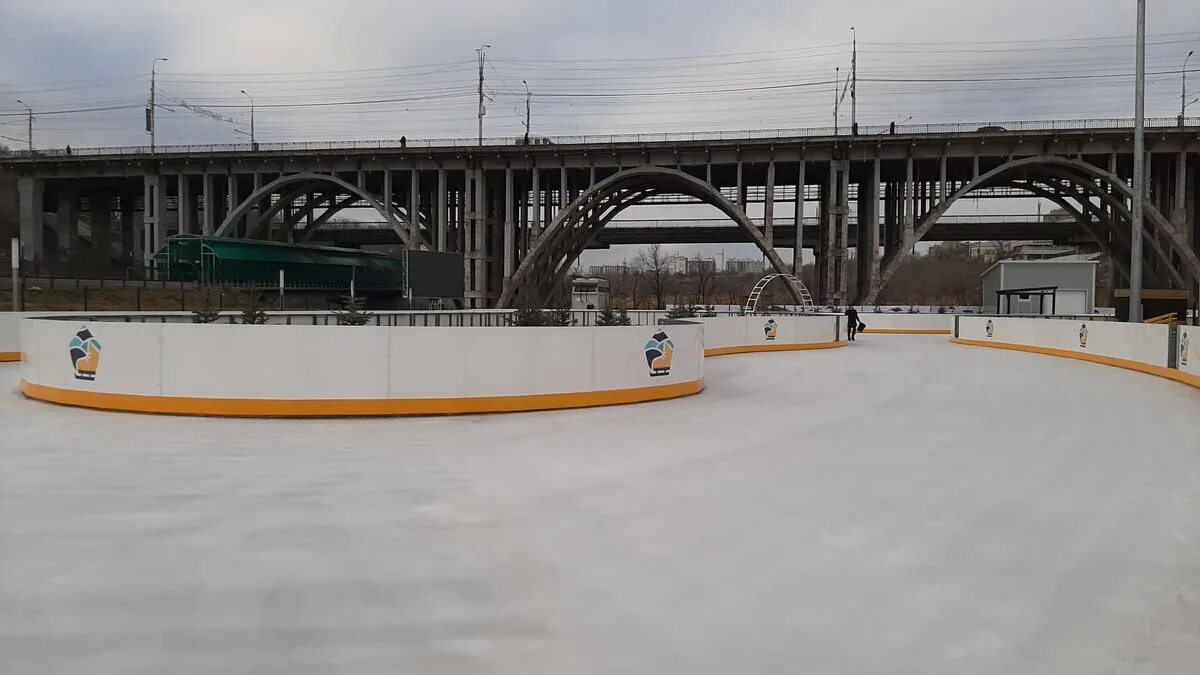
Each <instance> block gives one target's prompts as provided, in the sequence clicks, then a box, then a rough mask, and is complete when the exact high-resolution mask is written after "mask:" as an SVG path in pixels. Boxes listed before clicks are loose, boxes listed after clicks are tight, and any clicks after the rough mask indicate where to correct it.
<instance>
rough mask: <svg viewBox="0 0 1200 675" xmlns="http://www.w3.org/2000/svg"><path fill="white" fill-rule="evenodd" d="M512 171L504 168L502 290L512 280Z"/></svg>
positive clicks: (513, 235)
mask: <svg viewBox="0 0 1200 675" xmlns="http://www.w3.org/2000/svg"><path fill="white" fill-rule="evenodd" d="M514 227H515V224H514V223H513V172H512V169H507V168H506V169H505V170H504V256H503V258H504V286H503V290H508V284H509V282H510V281H511V280H512V275H513V262H514V251H513V247H514V246H515V244H516V242H515V241H514V240H515V233H514V232H513V228H514Z"/></svg>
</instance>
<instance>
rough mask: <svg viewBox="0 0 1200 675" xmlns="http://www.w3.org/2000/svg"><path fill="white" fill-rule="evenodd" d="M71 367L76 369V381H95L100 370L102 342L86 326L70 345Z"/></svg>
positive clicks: (73, 338) (72, 339)
mask: <svg viewBox="0 0 1200 675" xmlns="http://www.w3.org/2000/svg"><path fill="white" fill-rule="evenodd" d="M69 348H70V354H71V367H72V368H74V369H75V379H77V380H88V381H91V380H95V379H96V371H97V370H99V369H100V350H101V346H100V341H99V340H97V339H96V336H95V335H92V332H91V331H90V330H88V329H87V326H84V327H83V328H82V329H80V331H79V332H78V333H76V334H75V336H74V337H72V338H71V343H70V345H69Z"/></svg>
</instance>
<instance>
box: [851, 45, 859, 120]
mask: <svg viewBox="0 0 1200 675" xmlns="http://www.w3.org/2000/svg"><path fill="white" fill-rule="evenodd" d="M850 36H851V37H850V39H851V45H852V46H851V51H850V133H851V135H855V136H857V135H858V33H856V32H854V26H850Z"/></svg>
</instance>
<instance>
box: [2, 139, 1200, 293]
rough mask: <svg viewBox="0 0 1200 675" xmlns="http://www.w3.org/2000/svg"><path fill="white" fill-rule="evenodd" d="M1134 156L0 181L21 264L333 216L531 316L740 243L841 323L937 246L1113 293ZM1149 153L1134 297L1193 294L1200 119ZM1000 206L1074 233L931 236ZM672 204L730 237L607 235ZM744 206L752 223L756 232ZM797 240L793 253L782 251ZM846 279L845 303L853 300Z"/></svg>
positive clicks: (798, 153) (159, 172)
mask: <svg viewBox="0 0 1200 675" xmlns="http://www.w3.org/2000/svg"><path fill="white" fill-rule="evenodd" d="M539 140H540V139H539ZM1132 146H1133V138H1132V125H1131V123H1130V122H1129V120H1070V121H1060V122H1021V123H980V124H957V125H933V126H901V127H897V128H894V129H893V128H869V127H862V128H860V133H859V134H858V135H854V136H850V135H846V134H844V133H843V134H841V135H833V134H832V132H831V130H823V129H808V130H805V129H793V130H779V131H771V132H763V131H758V132H721V133H713V134H653V135H634V136H590V137H588V136H581V137H562V138H554V139H548V142H545V143H542V142H539V143H537V144H534V145H524V144H522V143H521V142H520V139H494V140H487V141H485V142H484V145H482V146H480V145H476V144H475V143H474V142H473V141H470V142H469V141H464V140H447V141H424V142H420V143H418V142H416V141H413V142H408V143H405V144H401V143H385V142H375V143H288V144H270V145H268V144H258V145H257V146H254V147H251V146H249V145H229V146H210V145H206V146H161V147H159V148H158V149H157V152H155V153H150V152H149V149H148V148H137V147H135V148H87V149H75V150H73V151H72V152H71V153H70V154H68V153H67V152H66V151H65V150H64V151H38V152H35V153H32V154H30V153H16V154H11V155H8V156H5V157H0V170H6V171H11V172H14V173H15V174H16V175H17V177H18V188H19V190H18V192H19V196H20V218H21V233H22V256H23V258H24V259H26V260H46V259H50V258H53V257H55V256H58V255H61V254H63V253H66V254H68V255H73V256H75V257H76V258H78V257H79V256H80V255H84V256H91V257H92V258H93V259H95V260H96V261H98V262H106V263H107V262H112V261H114V260H119V261H120V262H121V263H122V264H129V263H131V262H132V263H134V264H137V263H138V262H139V261H141V262H144V263H148V262H149V260H150V257H151V255H152V253H153V252H154V251H155V250H157V249H158V247H160V246H161V245H162V242H163V241H164V240H165V238H166V237H167V236H169V235H171V234H173V233H176V232H193V233H204V234H215V235H220V236H236V237H257V238H270V239H275V240H281V241H296V242H315V241H321V240H322V239H327V237H322V235H321V231H322V229H323V228H325V227H328V226H329V223H330V220H331V219H332V218H333V217H334V216H336V215H337V214H338V213H340V212H342V211H343V210H345V209H347V208H369V209H373V210H374V211H375V212H376V213H377V214H378V220H379V221H380V222H382V223H384V224H385V225H386V230H385V231H390V233H389V234H387V237H386V238H384V237H378V238H379V240H380V241H390V242H392V243H395V244H399V245H402V246H408V247H418V248H430V249H436V250H449V251H458V252H461V253H463V255H464V258H465V260H466V264H465V269H464V275H465V279H466V282H467V289H468V291H467V298H468V303H469V304H470V305H471V306H474V307H487V306H497V305H499V306H512V305H514V304H517V303H519V302H534V303H541V302H544V301H545V300H546V299H547V298H548V297H549V295H550V294H551V293H552V292H553V291H554V289H555V287H556V286H557V285H558V284H559V283H560V282H561V281H562V279H563V278H564V277H565V276H566V274H567V272H568V270H569V269H570V268H571V265H572V263H573V262H574V260H575V259H576V258H577V257H578V256H579V254H580V253H581V252H582V251H583V250H585V249H586V248H588V247H591V246H597V245H599V246H603V245H612V244H617V243H645V242H652V241H663V242H682V241H688V238H689V237H695V239H694V240H695V241H701V242H703V241H732V240H734V239H733V238H732V236H731V235H732V234H733V233H740V237H741V240H742V241H747V242H751V243H754V244H755V245H757V246H758V248H759V249H760V250H761V251H762V254H763V256H764V257H765V259H766V260H767V261H768V262H769V264H770V265H771V266H773V267H774V268H776V269H777V270H779V271H793V270H796V269H798V268H799V266H800V265H802V264H803V263H804V255H803V253H804V251H803V248H804V247H808V248H811V255H812V256H813V261H814V262H815V263H816V265H817V269H818V275H817V284H816V288H815V289H814V290H815V291H816V295H817V297H818V300H819V301H820V302H821V303H834V304H836V303H844V302H866V303H871V302H873V301H874V300H875V297H876V296H877V295H878V293H879V291H880V289H881V288H882V287H883V286H884V285H885V284H886V283H887V281H888V279H889V278H890V277H891V276H892V275H893V274H894V273H895V272H896V270H897V269H898V268H899V267H900V266H901V265H902V264H903V262H904V260H905V259H906V257H907V256H909V255H911V250H912V246H913V244H915V243H916V242H918V241H921V240H926V239H935V238H936V239H946V240H953V239H960V240H961V239H974V238H980V239H984V238H986V239H993V238H995V239H999V238H1020V239H1028V238H1036V239H1051V240H1059V241H1062V240H1068V239H1069V240H1072V241H1076V240H1079V239H1081V238H1083V239H1087V240H1089V241H1091V242H1093V243H1094V244H1095V245H1097V246H1099V247H1100V248H1101V249H1102V250H1104V251H1106V252H1109V253H1111V254H1113V256H1114V259H1115V260H1116V262H1117V265H1116V267H1117V269H1116V273H1117V275H1118V277H1120V276H1122V275H1125V274H1126V273H1127V270H1126V267H1127V263H1128V259H1129V246H1130V225H1129V223H1130V218H1131V214H1130V207H1129V204H1130V198H1131V195H1132V193H1131V191H1130V187H1129V184H1130V182H1131V181H1130V176H1131V175H1132V172H1133V157H1132ZM1146 148H1147V156H1148V158H1149V162H1148V164H1147V166H1148V175H1147V180H1146V189H1147V195H1148V199H1147V200H1146V207H1145V214H1144V216H1145V224H1146V246H1145V247H1144V250H1145V256H1146V260H1145V265H1144V269H1145V274H1146V279H1145V283H1146V284H1147V286H1149V287H1176V288H1189V289H1194V288H1195V286H1196V282H1197V280H1198V279H1200V258H1198V257H1197V250H1198V248H1197V244H1198V243H1200V236H1197V235H1198V230H1200V217H1198V215H1197V214H1198V207H1197V196H1198V194H1200V119H1188V120H1184V123H1183V124H1182V125H1181V124H1180V123H1179V122H1178V121H1177V120H1175V119H1169V120H1150V121H1149V122H1148V124H1147V132H1146ZM801 186H802V189H801ZM1012 196H1037V197H1042V198H1045V199H1048V200H1050V201H1052V202H1054V203H1055V204H1057V205H1058V206H1060V207H1062V208H1063V209H1065V210H1066V212H1067V213H1069V214H1070V215H1071V216H1072V217H1073V218H1074V222H1072V223H1065V224H1064V223H1061V222H1053V223H1040V222H1026V223H1020V224H1014V226H1013V227H1012V228H1011V230H1009V231H1007V232H1006V231H1003V230H1001V229H998V225H999V224H995V225H997V227H990V226H988V227H983V226H980V224H978V223H975V224H972V223H955V222H954V220H953V219H948V218H944V216H945V215H946V212H947V210H948V209H949V208H950V207H951V206H953V205H954V204H955V203H956V202H957V201H958V200H959V199H962V198H964V197H969V198H972V199H974V198H1005V197H1012ZM663 203H703V204H708V205H711V206H713V207H715V208H716V209H717V210H719V211H720V212H721V215H722V216H723V217H724V218H725V219H727V220H726V222H727V223H728V225H724V226H718V225H713V226H710V227H700V228H694V229H691V230H689V229H685V228H684V227H674V228H671V227H666V228H654V227H644V228H640V229H638V228H629V231H626V232H622V230H624V229H626V228H624V227H621V226H619V225H616V223H615V219H616V217H617V216H618V215H619V214H621V213H623V212H626V211H627V209H630V208H633V207H636V206H644V205H647V204H663ZM751 204H754V205H755V208H756V209H760V210H761V215H756V216H755V217H754V218H753V219H752V218H751V217H750V216H749V213H748V206H749V205H751ZM759 205H761V206H759ZM627 218H628V214H627ZM85 222H86V227H84V226H83V225H82V224H83V223H85ZM797 223H799V226H797ZM863 223H871V224H872V226H871V227H863V226H861V224H863ZM614 225H616V226H614ZM606 226H608V227H606ZM84 231H86V232H87V233H88V236H87V238H86V239H87V240H86V241H85V238H84V237H83V236H81V233H82V232H84ZM376 234H377V235H378V233H376ZM1009 234H1011V236H1001V235H1009ZM1018 234H1019V236H1018ZM797 238H799V239H800V241H802V242H803V244H804V247H802V249H801V250H800V251H798V252H796V253H795V254H793V252H792V251H788V250H787V249H790V248H792V247H794V245H795V242H796V240H797ZM851 248H854V249H856V250H857V255H854V256H853V257H851V256H850V255H849V250H850V249H851ZM781 249H782V251H783V253H784V255H780V253H781ZM850 264H854V265H857V266H858V268H859V269H858V274H857V275H856V278H857V279H859V280H861V281H860V282H859V284H858V287H857V288H849V287H848V279H849V276H850V275H849V274H848V266H849V265H850ZM1117 283H1119V284H1123V283H1125V281H1124V280H1123V279H1118V280H1117Z"/></svg>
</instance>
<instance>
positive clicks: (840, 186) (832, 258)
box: [821, 160, 850, 305]
mask: <svg viewBox="0 0 1200 675" xmlns="http://www.w3.org/2000/svg"><path fill="white" fill-rule="evenodd" d="M827 189H828V194H829V199H828V201H827V202H826V209H827V215H826V216H825V220H826V222H827V223H828V228H827V230H826V235H825V236H826V245H827V247H828V249H829V250H828V254H827V255H826V256H825V258H826V260H825V261H823V264H822V270H821V271H822V273H823V274H824V275H825V279H824V282H825V283H824V290H825V297H824V298H823V299H822V303H823V304H830V305H842V304H845V302H846V290H847V289H846V286H847V281H848V279H847V277H848V275H847V273H846V248H847V245H848V244H849V242H848V241H847V237H848V231H847V230H848V228H847V220H848V215H849V200H848V195H849V191H850V163H849V162H847V161H845V160H833V161H831V162H830V163H829V182H828V187H827Z"/></svg>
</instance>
